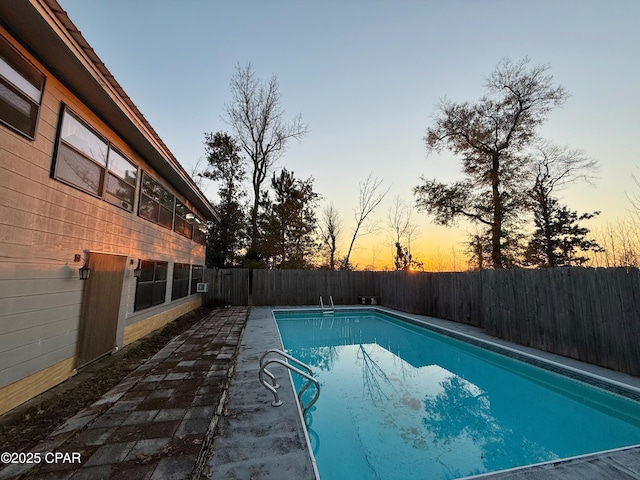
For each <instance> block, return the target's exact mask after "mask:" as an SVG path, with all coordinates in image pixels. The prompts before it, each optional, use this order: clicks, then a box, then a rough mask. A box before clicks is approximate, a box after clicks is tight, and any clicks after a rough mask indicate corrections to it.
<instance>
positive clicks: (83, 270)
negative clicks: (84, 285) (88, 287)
mask: <svg viewBox="0 0 640 480" xmlns="http://www.w3.org/2000/svg"><path fill="white" fill-rule="evenodd" d="M81 260H82V255H81V254H79V253H76V254H75V255H74V256H73V261H74V262H80V261H81ZM90 274H91V269H90V268H89V267H87V260H86V259H85V261H84V265H82V267H80V268H79V269H78V276H79V277H80V280H86V279H88V278H89V275H90Z"/></svg>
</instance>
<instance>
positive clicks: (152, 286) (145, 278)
mask: <svg viewBox="0 0 640 480" xmlns="http://www.w3.org/2000/svg"><path fill="white" fill-rule="evenodd" d="M149 273H150V274H151V276H150V279H149ZM168 273H169V262H165V261H161V260H143V259H141V260H140V276H139V277H138V278H136V293H135V296H134V301H133V311H134V312H139V311H141V310H146V309H147V308H151V307H156V306H158V305H162V304H164V303H166V298H167V278H168ZM163 276H164V278H163ZM143 287H144V289H145V290H147V291H143ZM160 291H162V296H160V294H159V293H160ZM143 295H144V297H143ZM147 297H149V300H150V301H149V302H147V301H145V302H144V303H142V301H143V300H146V299H147ZM160 298H162V301H160ZM141 303H142V305H141Z"/></svg>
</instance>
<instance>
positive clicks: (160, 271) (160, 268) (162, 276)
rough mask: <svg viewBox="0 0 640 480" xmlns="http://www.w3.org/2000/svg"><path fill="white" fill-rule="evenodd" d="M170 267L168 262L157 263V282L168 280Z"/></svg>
mask: <svg viewBox="0 0 640 480" xmlns="http://www.w3.org/2000/svg"><path fill="white" fill-rule="evenodd" d="M168 265H169V264H168V263H167V262H156V276H155V279H156V281H157V280H166V279H167V268H168Z"/></svg>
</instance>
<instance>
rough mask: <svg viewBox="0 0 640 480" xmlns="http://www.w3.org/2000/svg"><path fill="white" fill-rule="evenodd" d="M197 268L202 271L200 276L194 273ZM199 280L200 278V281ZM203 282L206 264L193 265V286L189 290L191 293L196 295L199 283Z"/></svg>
mask: <svg viewBox="0 0 640 480" xmlns="http://www.w3.org/2000/svg"><path fill="white" fill-rule="evenodd" d="M196 270H198V271H200V275H199V276H196V275H194V273H195V272H196ZM194 280H196V281H194ZM197 280H199V282H198V281H197ZM202 282H204V265H192V266H191V288H190V290H189V291H190V292H191V293H190V295H194V294H196V293H198V292H197V289H198V283H202Z"/></svg>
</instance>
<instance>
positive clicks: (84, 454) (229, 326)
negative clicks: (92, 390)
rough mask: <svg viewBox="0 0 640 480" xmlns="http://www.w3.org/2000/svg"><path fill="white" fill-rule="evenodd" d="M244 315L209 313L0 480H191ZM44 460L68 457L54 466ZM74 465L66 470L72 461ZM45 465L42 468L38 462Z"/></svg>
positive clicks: (238, 311)
mask: <svg viewBox="0 0 640 480" xmlns="http://www.w3.org/2000/svg"><path fill="white" fill-rule="evenodd" d="M247 312H248V310H247V308H246V307H232V308H228V309H219V310H214V311H213V312H212V313H211V314H209V315H208V316H207V317H205V318H204V319H202V320H201V321H200V322H198V323H197V324H195V325H194V326H193V327H191V328H190V329H189V330H187V331H185V332H184V333H182V334H181V335H179V336H177V337H176V338H174V339H173V340H172V341H171V342H169V343H168V344H167V345H166V346H165V347H164V348H163V349H162V350H160V351H159V352H158V353H157V354H156V355H154V356H153V357H152V358H150V359H149V360H148V361H147V362H145V363H144V364H142V365H141V366H140V367H138V368H137V369H136V370H135V371H133V372H132V373H131V374H129V375H128V376H127V377H126V378H125V379H124V380H123V381H122V382H121V383H120V384H119V385H118V386H116V387H115V388H113V389H112V390H111V391H109V392H108V393H106V394H105V395H104V396H103V397H102V398H101V399H100V400H98V401H97V402H96V403H94V404H93V405H91V406H90V407H89V408H87V409H85V410H83V411H81V412H80V413H78V414H77V415H76V416H74V417H72V418H71V419H69V420H68V421H67V422H66V423H65V424H64V425H63V426H62V427H60V428H59V429H58V430H56V431H55V432H54V433H53V434H52V435H51V436H50V437H49V438H48V439H47V440H46V441H45V442H44V443H43V444H41V445H40V446H39V447H38V448H37V449H35V450H34V452H40V453H41V455H42V456H41V462H40V463H39V464H35V465H34V464H30V465H29V464H26V465H24V464H23V465H18V464H12V465H9V466H8V467H6V468H4V469H3V470H0V479H13V478H19V479H23V478H24V479H38V480H54V479H55V480H62V479H65V480H66V479H73V480H79V479H92V480H93V479H116V478H117V479H118V480H123V479H127V480H135V479H145V480H156V479H162V480H171V479H188V478H192V477H195V478H197V477H198V476H199V474H200V470H201V468H202V467H203V462H204V457H205V456H206V452H207V451H208V449H209V446H210V443H211V441H212V437H213V431H214V428H215V425H216V422H217V418H218V417H219V415H220V413H221V410H222V406H223V404H224V401H225V398H226V392H227V389H228V386H229V381H230V377H231V376H232V374H233V367H234V363H235V358H236V356H237V352H238V346H239V343H240V338H241V336H242V332H243V329H244V326H245V324H246V321H247ZM49 452H57V453H62V454H65V453H68V454H69V456H68V457H67V458H66V459H64V458H62V459H61V460H67V461H66V462H64V461H60V462H59V463H47V461H51V460H53V459H55V457H53V456H51V455H50V454H49V456H46V455H47V454H48V453H49ZM78 455H79V459H80V462H79V463H78V462H76V463H70V461H73V460H77V459H78ZM45 460H46V461H45Z"/></svg>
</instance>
